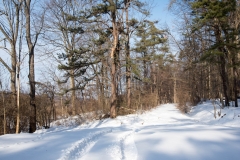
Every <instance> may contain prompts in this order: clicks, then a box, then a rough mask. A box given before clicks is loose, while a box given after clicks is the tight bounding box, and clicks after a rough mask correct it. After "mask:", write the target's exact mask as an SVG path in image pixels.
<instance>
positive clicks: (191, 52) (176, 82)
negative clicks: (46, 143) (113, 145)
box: [0, 0, 239, 134]
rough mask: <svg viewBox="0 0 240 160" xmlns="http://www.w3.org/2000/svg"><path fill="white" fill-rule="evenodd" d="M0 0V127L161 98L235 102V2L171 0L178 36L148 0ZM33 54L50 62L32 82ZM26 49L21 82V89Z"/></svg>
mask: <svg viewBox="0 0 240 160" xmlns="http://www.w3.org/2000/svg"><path fill="white" fill-rule="evenodd" d="M1 3H2V5H1V6H2V7H1V8H0V35H1V46H0V49H1V50H2V51H4V54H5V53H6V54H7V53H8V55H10V57H11V63H10V64H8V63H7V62H6V61H4V59H2V58H1V57H0V62H1V65H2V66H3V67H4V68H5V70H6V71H7V72H8V73H9V75H10V77H11V80H10V84H11V85H10V88H6V89H3V87H2V83H1V101H0V106H1V108H0V123H1V125H0V126H1V127H0V134H6V133H19V132H21V131H23V132H30V133H33V132H35V130H36V129H37V128H38V127H40V126H48V127H49V125H50V123H51V122H52V121H54V120H56V119H58V118H64V117H67V116H74V115H79V114H83V113H87V112H94V113H95V115H96V116H95V117H94V118H96V117H97V116H99V114H105V115H106V117H111V118H115V117H116V116H117V115H122V114H129V113H135V112H139V111H143V110H146V109H151V108H152V107H155V106H157V105H158V104H162V103H178V106H179V108H180V110H181V111H183V112H187V111H188V109H189V105H188V104H187V103H186V102H191V103H192V105H193V104H196V103H198V102H199V101H201V99H209V98H218V97H221V98H223V97H225V104H224V105H225V106H228V105H229V103H230V101H231V100H233V101H235V106H237V105H238V104H237V96H238V90H237V89H238V87H237V86H238V74H239V69H238V64H239V61H238V56H239V1H235V0H226V1H217V0H202V1H194V0H191V1H190V0H172V1H170V2H169V3H170V5H169V7H170V10H171V11H172V13H173V14H175V15H176V17H178V20H179V22H178V24H182V25H181V26H179V25H178V27H179V28H178V31H179V32H180V33H181V34H180V36H179V37H180V39H177V38H176V37H175V36H173V34H172V33H171V31H170V29H167V28H163V27H159V23H158V21H153V20H151V19H150V15H151V9H152V8H151V3H150V1H142V0H82V1H76V0H49V1H45V2H44V1H42V2H37V1H31V0H2V1H1ZM172 43H174V44H175V45H176V46H177V50H178V52H176V53H174V54H173V53H171V50H170V48H171V46H170V44H171V45H172ZM23 46H25V48H23ZM26 46H27V47H26ZM26 48H27V49H26ZM36 54H41V55H43V56H46V57H49V58H51V60H52V61H54V62H52V63H54V65H53V64H52V63H49V64H48V65H49V70H48V71H46V72H45V73H44V74H45V75H46V76H47V77H48V78H46V79H45V80H44V81H41V82H40V81H38V80H36V78H35V76H36V75H35V70H38V69H39V68H36V66H35V62H34V61H35V60H36V58H35V55H36ZM25 55H28V62H29V63H28V68H29V71H28V78H29V83H28V86H29V90H26V91H25V90H24V91H23V90H21V89H20V87H21V86H20V85H21V83H20V82H21V81H20V79H19V73H20V71H21V64H22V63H23V57H24V56H25ZM55 64H57V66H56V65H55ZM0 80H1V82H2V81H3V78H2V77H1V79H0ZM2 124H3V125H2Z"/></svg>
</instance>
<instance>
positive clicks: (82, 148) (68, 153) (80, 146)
mask: <svg viewBox="0 0 240 160" xmlns="http://www.w3.org/2000/svg"><path fill="white" fill-rule="evenodd" d="M110 132H112V130H105V131H98V132H94V133H90V134H89V136H88V137H86V138H83V139H81V140H79V141H77V142H75V143H74V144H73V145H72V146H71V147H70V148H67V149H66V150H63V152H64V153H63V155H62V156H61V157H60V158H59V159H58V160H69V159H71V160H75V159H80V158H81V157H83V156H84V155H85V154H86V153H87V152H88V151H89V150H90V149H91V148H92V147H93V146H94V145H95V143H96V142H97V141H98V139H99V138H100V137H101V136H103V135H105V134H107V133H110Z"/></svg>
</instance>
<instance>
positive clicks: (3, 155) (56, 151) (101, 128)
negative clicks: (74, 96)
mask: <svg viewBox="0 0 240 160" xmlns="http://www.w3.org/2000/svg"><path fill="white" fill-rule="evenodd" d="M217 111H218V112H219V111H220V109H219V108H217ZM213 114H214V110H213V105H212V104H211V102H210V101H209V102H204V103H203V104H201V105H198V106H196V107H194V108H193V109H192V110H191V112H190V113H189V114H187V115H184V114H181V113H180V112H179V111H178V110H177V109H176V107H175V106H174V105H173V104H166V105H161V106H159V107H157V108H156V109H153V110H151V111H149V112H146V113H144V114H141V115H137V114H135V115H127V116H119V117H117V118H116V119H105V120H98V121H95V122H92V123H89V124H85V125H81V126H77V127H52V128H50V129H48V130H46V129H43V130H38V131H37V132H35V133H34V134H28V133H21V134H18V135H3V136H0V160H15V159H18V160H26V159H34V160H43V159H44V160H55V159H56V160H68V159H71V160H74V159H83V160H84V159H85V160H98V159H100V160H111V159H112V160H136V159H139V160H150V159H151V160H158V159H168V160H169V159H170V160H172V159H176V160H192V159H194V160H208V159H218V160H225V159H231V160H239V159H240V145H239V144H240V108H239V107H238V108H234V107H230V108H229V109H228V108H225V109H224V110H221V116H223V117H221V116H220V117H219V116H218V117H217V118H216V119H215V118H214V116H213ZM224 114H225V115H224Z"/></svg>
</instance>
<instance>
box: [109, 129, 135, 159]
mask: <svg viewBox="0 0 240 160" xmlns="http://www.w3.org/2000/svg"><path fill="white" fill-rule="evenodd" d="M133 133H134V132H132V131H131V133H129V132H128V133H127V134H124V135H123V136H121V137H120V138H119V139H118V140H117V142H115V143H114V144H113V145H111V146H110V147H109V148H108V151H110V154H111V155H110V156H111V157H112V158H114V159H116V160H130V159H131V160H136V159H137V157H138V151H137V147H136V145H135V141H134V134H133Z"/></svg>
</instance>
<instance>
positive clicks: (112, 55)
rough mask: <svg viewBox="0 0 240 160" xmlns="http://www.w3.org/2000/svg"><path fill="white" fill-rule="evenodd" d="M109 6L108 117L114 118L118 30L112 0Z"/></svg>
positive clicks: (114, 5)
mask: <svg viewBox="0 0 240 160" xmlns="http://www.w3.org/2000/svg"><path fill="white" fill-rule="evenodd" d="M108 1H109V3H110V5H111V6H112V7H114V9H112V11H111V20H112V27H113V31H112V34H113V44H112V48H111V53H110V58H111V94H112V95H111V104H110V117H111V118H116V107H117V92H116V91H117V89H116V86H117V83H116V71H117V45H118V36H119V33H118V28H117V24H116V23H117V22H116V4H115V3H114V2H113V1H112V0H108Z"/></svg>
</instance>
